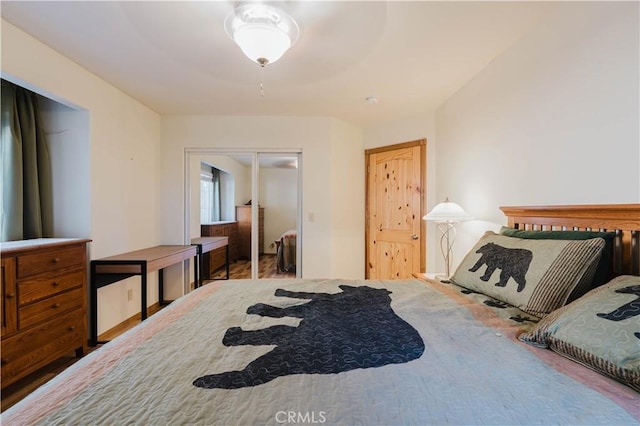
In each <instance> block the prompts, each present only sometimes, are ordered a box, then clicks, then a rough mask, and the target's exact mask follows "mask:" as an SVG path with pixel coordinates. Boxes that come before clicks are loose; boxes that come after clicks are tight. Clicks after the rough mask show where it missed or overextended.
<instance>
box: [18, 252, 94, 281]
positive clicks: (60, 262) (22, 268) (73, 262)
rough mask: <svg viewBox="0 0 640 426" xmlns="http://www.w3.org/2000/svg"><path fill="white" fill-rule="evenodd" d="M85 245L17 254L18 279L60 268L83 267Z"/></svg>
mask: <svg viewBox="0 0 640 426" xmlns="http://www.w3.org/2000/svg"><path fill="white" fill-rule="evenodd" d="M84 266H85V246H84V245H79V246H72V247H65V248H60V249H55V250H46V251H42V252H40V253H35V254H27V255H22V256H18V265H17V276H18V279H20V278H24V277H28V276H31V275H36V274H41V273H44V272H52V271H57V270H60V269H66V268H73V267H84Z"/></svg>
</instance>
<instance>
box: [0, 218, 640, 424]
mask: <svg viewBox="0 0 640 426" xmlns="http://www.w3.org/2000/svg"><path fill="white" fill-rule="evenodd" d="M503 210H504V211H505V213H506V214H507V216H508V229H505V233H506V232H515V231H523V232H534V231H540V232H547V231H549V230H550V228H553V230H554V231H555V232H567V230H568V229H570V230H572V231H573V230H574V227H575V228H576V231H580V232H605V231H606V232H607V233H609V234H611V235H612V238H611V239H610V248H611V250H610V251H609V252H608V254H607V256H606V257H608V258H609V260H610V262H609V263H608V264H607V265H605V266H606V276H605V277H603V279H604V280H606V282H605V283H602V285H599V286H597V287H596V288H591V287H592V284H591V282H589V283H585V282H584V281H590V280H585V279H584V278H583V277H582V275H580V274H578V275H580V277H579V278H576V279H575V280H574V281H575V282H574V284H575V285H572V286H571V288H567V289H563V290H562V292H563V293H564V294H565V296H563V297H562V298H561V299H563V300H561V301H560V302H557V301H556V299H554V298H553V297H552V298H551V299H550V300H551V302H549V303H552V302H553V303H556V302H557V303H560V304H561V305H562V306H561V307H559V308H555V306H551V305H548V304H546V305H545V304H540V303H538V302H535V301H533V302H532V300H533V299H536V300H537V299H538V297H537V296H536V297H533V296H532V294H533V295H536V294H537V293H536V292H537V291H538V290H539V289H544V288H545V285H546V284H545V279H544V278H540V279H538V278H536V277H535V274H533V275H532V274H529V273H527V274H525V278H526V283H525V285H524V287H523V288H522V289H521V290H520V291H517V289H518V288H519V287H521V285H520V283H519V282H518V280H520V278H519V273H518V270H517V268H516V269H513V268H508V267H506V266H504V265H502V267H498V266H496V265H495V262H496V259H497V258H495V257H494V258H489V257H486V256H485V252H484V251H481V252H480V253H476V252H477V251H478V250H479V249H477V248H476V247H474V249H472V250H471V251H470V252H469V254H468V256H467V258H465V259H464V260H463V261H462V262H461V267H459V268H458V269H457V270H456V273H455V274H454V275H453V277H452V281H453V282H448V283H447V282H439V281H434V280H429V279H422V278H416V279H410V280H399V281H374V280H366V281H358V280H339V279H331V280H324V279H295V280H260V282H259V285H256V284H257V283H256V282H255V281H252V280H230V281H219V282H215V283H212V284H208V285H206V286H204V287H201V288H198V289H197V290H195V291H193V292H191V293H189V294H188V295H187V296H185V297H182V298H180V299H179V300H177V301H175V302H173V303H172V304H171V305H169V306H168V307H167V308H165V309H163V310H162V311H160V312H159V313H157V314H155V315H153V316H152V317H150V318H149V319H148V320H146V321H144V322H143V323H141V324H140V325H139V326H137V327H136V328H134V329H132V330H130V331H128V332H126V333H125V334H123V335H121V336H119V337H118V338H116V339H115V340H113V341H111V342H110V343H108V344H106V345H105V346H104V347H102V348H100V349H98V350H96V351H94V352H92V353H90V354H89V355H87V356H85V357H84V358H83V359H81V360H80V361H78V362H77V363H76V364H74V365H73V366H72V367H70V368H69V369H68V370H66V371H65V372H63V373H62V374H60V375H58V376H57V377H56V378H54V379H53V380H51V381H50V382H48V383H47V384H45V385H44V386H42V387H41V388H39V389H38V390H36V391H35V392H34V393H33V394H31V395H29V396H28V397H27V398H25V399H24V400H23V401H21V402H20V403H18V404H16V405H15V406H13V407H11V408H10V409H9V410H7V411H6V412H5V413H3V414H2V417H1V420H2V423H3V424H11V425H19V424H25V425H26V424H29V425H32V424H223V425H228V424H243V425H245V424H247V425H249V424H260V425H262V424H274V425H277V424H316V423H321V424H324V423H326V424H344V425H352V424H367V425H377V424H380V425H390V424H394V425H400V424H419V425H427V424H465V425H466V424H607V425H611V424H616V425H617V424H638V422H639V421H640V393H638V390H639V389H640V388H638V386H640V378H639V375H640V365H639V362H640V361H639V359H640V355H639V354H638V352H639V351H640V348H639V347H638V346H640V345H638V344H637V342H636V341H635V340H632V339H640V322H639V321H640V315H638V306H637V299H638V293H637V292H638V289H639V288H640V278H639V277H638V270H637V268H638V263H639V262H638V260H639V259H640V257H639V256H640V254H639V244H638V242H639V239H640V237H639V235H638V234H639V233H638V230H640V206H639V205H624V206H621V205H617V206H597V207H596V206H570V207H545V208H542V207H536V208H505V209H503ZM520 237H522V238H520ZM509 238H511V240H510V239H509ZM567 238H568V237H567ZM483 239H484V240H483ZM516 240H518V241H516ZM486 241H489V243H491V244H494V245H495V244H497V243H496V241H498V242H501V243H503V244H504V245H505V247H506V246H508V244H507V243H505V241H508V242H509V244H511V243H513V244H516V243H517V244H521V246H518V247H517V248H514V247H510V246H509V247H506V248H507V249H509V250H528V249H525V248H523V247H528V248H530V249H531V251H532V252H533V253H534V255H533V258H532V259H528V263H527V257H526V256H522V254H523V253H524V251H518V252H513V253H517V254H518V256H520V257H524V258H525V259H524V261H520V262H518V263H519V264H525V263H526V264H527V265H529V267H530V268H531V267H532V266H531V265H533V266H535V265H537V264H536V262H538V259H539V256H538V254H537V250H538V249H540V247H542V250H544V253H545V255H544V256H542V257H541V258H544V259H547V257H548V253H551V252H554V250H555V251H557V252H559V253H562V254H563V255H562V256H560V257H563V256H564V255H566V254H567V252H568V251H567V250H569V251H571V253H572V255H571V256H569V257H570V258H572V259H573V258H577V257H581V256H582V257H584V256H586V257H589V258H590V259H591V261H592V262H596V263H598V265H597V266H602V265H600V264H599V260H600V259H601V258H602V255H601V254H602V251H600V252H599V255H593V253H592V252H593V251H594V250H595V251H597V248H600V249H602V250H603V249H604V242H605V239H604V238H599V237H596V238H588V239H586V238H585V239H582V240H576V241H577V242H576V241H574V240H571V241H569V240H566V239H558V240H553V238H549V239H547V238H543V239H536V238H535V237H534V238H528V237H526V236H522V235H521V236H519V237H512V236H508V235H505V234H504V233H502V230H501V232H500V233H499V234H498V233H492V234H488V235H484V236H483V237H482V239H481V240H480V241H479V242H478V243H479V244H480V245H479V246H478V245H477V247H479V248H482V247H485V246H486V245H487V244H489V243H487V242H486ZM550 241H556V242H550ZM553 244H555V245H554V246H550V245H553ZM547 245H549V246H547ZM491 247H493V246H491ZM567 247H569V249H567ZM576 247H578V250H574V249H575V248H576ZM576 252H577V253H576ZM585 253H586V254H585ZM483 256H485V257H484V260H483V262H484V264H483V266H482V267H481V268H478V270H477V271H476V272H477V273H476V275H475V276H476V277H477V278H478V277H484V276H485V275H487V273H488V272H489V271H491V269H492V268H493V267H495V269H496V271H492V273H491V274H488V275H489V279H488V280H486V282H485V281H484V280H482V279H477V281H478V282H483V283H485V284H486V285H487V287H486V289H487V290H486V291H487V292H489V293H490V292H496V291H498V292H499V291H507V290H511V291H512V292H513V294H514V295H516V296H517V297H520V298H522V297H524V296H526V297H525V299H526V301H525V302H522V301H519V300H515V302H516V304H520V305H521V306H519V307H516V306H513V305H512V304H509V303H506V302H505V301H504V300H501V299H502V298H504V297H502V295H501V294H500V293H498V294H497V295H498V296H499V297H497V298H496V297H493V296H489V295H487V294H486V293H485V292H482V291H478V289H474V288H473V285H471V284H469V283H468V282H467V281H466V280H468V279H469V274H467V273H468V272H469V270H470V269H474V267H475V265H476V264H477V263H478V262H479V259H482V258H483ZM565 257H566V256H565ZM492 259H493V260H492ZM558 262H559V261H558V256H556V257H555V258H554V260H552V261H551V262H550V265H551V267H550V268H549V270H550V271H552V273H553V274H555V272H553V271H555V269H554V268H556V267H557V265H558ZM469 265H470V266H469ZM536 267H537V266H536ZM634 268H635V269H634ZM498 269H500V270H502V271H504V270H505V269H508V270H509V271H510V273H511V275H510V276H509V279H508V280H507V281H506V285H505V286H504V287H503V286H501V285H498V284H500V282H501V281H502V275H503V273H502V272H500V273H498V272H497V270H498ZM565 269H566V270H571V271H574V270H578V269H581V270H583V271H584V272H583V275H584V274H586V275H591V276H592V277H593V276H595V275H596V272H595V271H596V269H597V268H596V267H595V266H593V265H589V266H585V267H584V268H565ZM494 272H495V273H494ZM563 273H564V272H563ZM570 273H571V274H574V276H575V277H577V275H575V273H574V272H570ZM564 274H565V275H566V274H569V272H566V273H564ZM542 275H544V276H546V275H547V274H546V273H545V274H542ZM562 279H564V278H558V280H562ZM536 280H537V281H536ZM458 281H460V283H461V284H464V285H459V284H460V283H458ZM532 288H533V290H531V289H532ZM576 288H581V291H583V292H585V293H584V294H582V295H579V296H575V294H574V292H575V289H576ZM572 294H574V296H575V300H573V301H572V302H570V303H568V304H567V303H566V302H567V301H568V300H569V297H570V296H571V295H572ZM538 296H539V295H538ZM612 298H613V299H612ZM614 299H615V300H614ZM603 300H604V301H603ZM601 302H602V303H601ZM623 302H624V303H623ZM545 307H546V308H545ZM541 309H549V310H550V312H549V313H547V314H545V315H543V316H542V317H540V316H538V315H540V313H539V312H538V311H539V310H541ZM590 309H591V310H593V309H595V311H593V312H597V313H598V314H597V318H599V319H601V320H602V321H607V322H608V324H607V327H616V329H618V330H620V331H623V332H624V333H623V334H622V335H621V336H618V337H614V341H617V342H618V343H620V344H621V345H623V346H624V345H627V350H628V348H629V346H628V345H629V344H630V345H631V346H630V347H631V351H630V352H629V353H627V354H626V358H625V361H624V362H625V363H626V364H625V365H622V366H618V367H619V368H618V369H616V368H615V366H614V368H612V369H611V368H609V367H610V365H608V364H607V363H608V362H610V361H607V360H603V359H600V358H599V359H597V360H596V361H597V362H596V363H595V364H590V363H589V361H588V359H587V360H586V361H585V360H579V359H576V354H575V353H572V352H571V350H569V351H565V353H562V351H563V350H565V349H567V347H569V348H570V349H576V345H577V344H575V342H573V343H572V342H567V341H564V342H563V337H562V333H561V331H562V330H563V329H566V328H569V329H570V330H572V331H574V332H575V331H585V327H584V326H581V325H580V323H581V321H582V319H581V318H583V317H580V315H582V314H584V312H586V311H589V310H590ZM531 312H536V313H537V314H538V315H532V314H531ZM600 315H601V316H600ZM605 317H607V318H605ZM572 321H573V322H572ZM576 321H577V323H576ZM567 324H569V326H567ZM576 324H578V325H576ZM629 329H630V330H631V333H630V334H629V332H628V330H629ZM586 331H587V333H586V334H587V335H589V334H590V333H593V334H594V335H595V336H597V338H593V339H588V340H589V341H588V342H587V343H592V342H593V341H597V342H598V343H599V345H598V346H600V347H602V346H603V344H602V343H604V345H608V343H605V342H604V339H610V338H612V336H613V335H614V334H615V333H611V332H610V331H607V330H605V331H604V332H603V331H601V330H598V329H597V328H594V329H587V330H586ZM570 334H578V335H584V334H585V333H570ZM638 341H640V340H638ZM559 343H562V344H559ZM563 345H564V346H563ZM613 346H615V345H613ZM582 352H584V349H583V350H582ZM582 352H580V351H578V353H577V357H578V358H579V357H580V356H581V355H584V354H583V353H582ZM586 365H589V367H588V368H587V367H586Z"/></svg>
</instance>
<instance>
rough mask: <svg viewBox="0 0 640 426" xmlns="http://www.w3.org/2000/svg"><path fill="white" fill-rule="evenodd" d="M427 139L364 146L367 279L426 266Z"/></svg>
mask: <svg viewBox="0 0 640 426" xmlns="http://www.w3.org/2000/svg"><path fill="white" fill-rule="evenodd" d="M426 142H427V141H426V140H424V139H423V140H419V141H413V142H407V143H403V144H398V145H392V146H388V147H383V148H376V149H371V150H367V151H366V152H365V160H366V165H367V168H366V170H367V176H366V179H367V180H366V182H367V193H366V213H365V214H366V227H367V228H366V231H365V234H366V236H365V238H366V246H365V247H366V254H365V256H366V265H365V267H366V271H365V277H366V278H368V279H404V278H411V276H412V275H413V274H414V273H421V272H424V268H425V253H426V248H425V233H426V226H425V224H424V221H423V220H422V216H423V215H424V205H425V203H424V199H425V198H424V185H425V183H426V178H425V177H426V166H425V164H426Z"/></svg>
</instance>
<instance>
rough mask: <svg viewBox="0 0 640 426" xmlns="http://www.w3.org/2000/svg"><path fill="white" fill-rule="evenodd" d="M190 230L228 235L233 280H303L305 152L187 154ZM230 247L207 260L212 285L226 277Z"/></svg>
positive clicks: (205, 270) (187, 229) (195, 234)
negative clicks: (302, 229) (302, 205)
mask: <svg viewBox="0 0 640 426" xmlns="http://www.w3.org/2000/svg"><path fill="white" fill-rule="evenodd" d="M185 154H186V165H187V169H188V172H187V174H186V177H187V179H186V185H185V193H186V194H187V197H186V200H185V211H186V223H185V232H186V233H187V234H188V235H189V238H195V237H200V236H202V237H208V236H212V237H213V236H226V237H228V240H229V261H230V265H229V266H230V267H229V272H230V274H229V275H230V276H229V278H231V279H244V278H254V279H255V278H273V279H282V278H295V277H300V276H301V270H302V266H301V262H300V257H301V256H300V253H301V247H300V241H301V238H300V237H301V229H300V225H299V224H300V217H301V214H300V211H301V190H300V188H301V184H300V180H301V174H300V162H301V154H300V153H299V152H257V151H241V152H235V151H229V150H216V149H197V150H186V151H185ZM225 250H226V249H224V248H221V249H217V250H214V251H212V252H211V253H208V254H206V255H205V256H204V261H203V268H202V269H203V278H204V280H205V282H206V281H210V280H217V279H223V278H225V277H226V252H225Z"/></svg>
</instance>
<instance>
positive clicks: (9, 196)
mask: <svg viewBox="0 0 640 426" xmlns="http://www.w3.org/2000/svg"><path fill="white" fill-rule="evenodd" d="M1 118H2V134H1V142H2V147H1V161H2V217H1V219H0V222H1V223H0V226H1V228H0V240H1V241H15V240H25V239H31V238H42V237H51V236H52V234H53V201H52V187H51V161H50V158H49V150H48V148H47V143H46V140H45V136H44V131H43V129H42V125H41V122H40V112H39V110H38V96H37V95H36V94H35V93H33V92H30V91H29V90H26V89H24V88H22V87H19V86H16V85H15V84H12V83H10V82H8V81H5V80H2V115H1Z"/></svg>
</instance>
